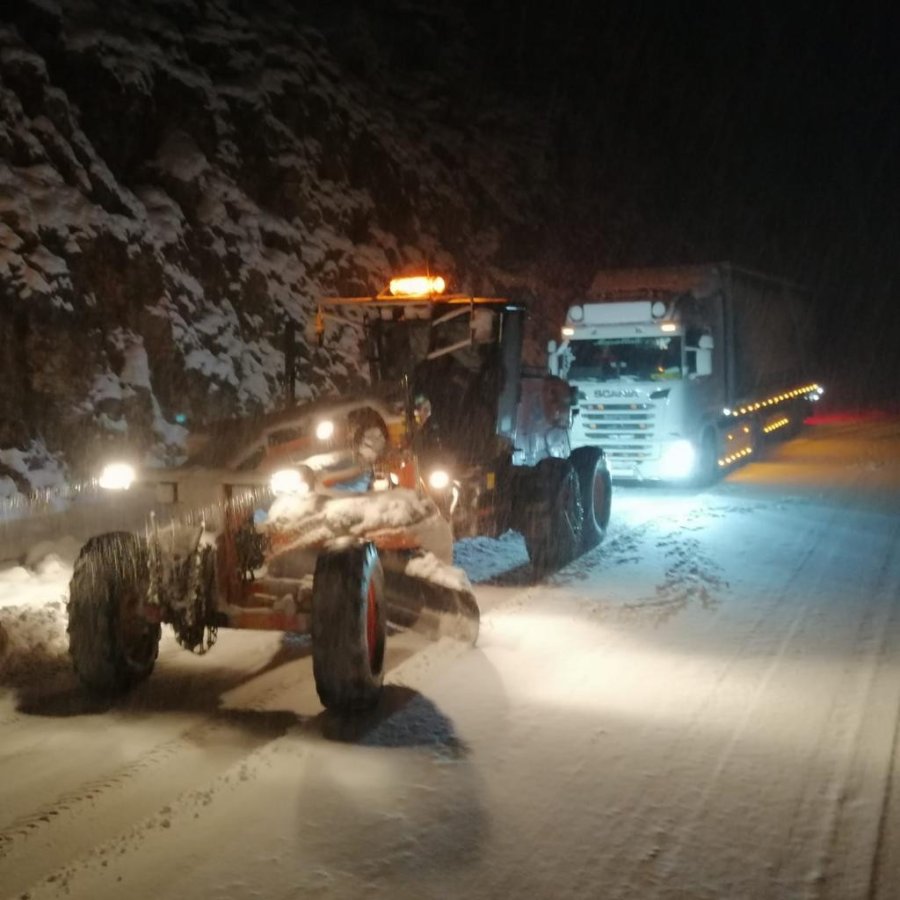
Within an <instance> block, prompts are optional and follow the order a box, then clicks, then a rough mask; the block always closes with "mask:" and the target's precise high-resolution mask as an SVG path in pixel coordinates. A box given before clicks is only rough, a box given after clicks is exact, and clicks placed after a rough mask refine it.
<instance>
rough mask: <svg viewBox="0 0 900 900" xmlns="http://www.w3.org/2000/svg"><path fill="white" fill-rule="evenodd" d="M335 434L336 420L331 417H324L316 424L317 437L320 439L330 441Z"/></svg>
mask: <svg viewBox="0 0 900 900" xmlns="http://www.w3.org/2000/svg"><path fill="white" fill-rule="evenodd" d="M333 436H334V422H332V421H331V419H322V421H321V422H318V423H317V424H316V437H317V438H318V439H319V440H320V441H330V440H331V438H332V437H333Z"/></svg>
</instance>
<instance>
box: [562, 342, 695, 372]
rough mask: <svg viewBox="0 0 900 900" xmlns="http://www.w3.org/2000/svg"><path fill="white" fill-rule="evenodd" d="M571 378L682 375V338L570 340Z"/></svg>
mask: <svg viewBox="0 0 900 900" xmlns="http://www.w3.org/2000/svg"><path fill="white" fill-rule="evenodd" d="M569 351H570V352H571V354H572V356H571V360H572V361H571V365H570V367H569V372H568V377H569V379H570V380H572V381H578V380H586V381H615V380H617V379H627V380H629V381H669V380H672V379H677V378H681V377H682V376H681V372H682V368H681V337H680V336H677V335H671V336H669V335H666V336H664V337H646V338H632V337H627V338H604V339H603V340H594V341H571V342H570V343H569Z"/></svg>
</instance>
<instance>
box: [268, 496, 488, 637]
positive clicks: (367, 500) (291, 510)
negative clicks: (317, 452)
mask: <svg viewBox="0 0 900 900" xmlns="http://www.w3.org/2000/svg"><path fill="white" fill-rule="evenodd" d="M264 528H265V530H266V531H267V532H268V535H269V537H270V540H271V541H272V545H273V549H276V550H277V551H279V552H284V551H289V550H294V549H320V548H326V547H336V546H340V545H341V544H342V543H345V542H348V541H355V540H366V541H371V542H372V543H374V544H375V546H376V547H377V548H378V551H379V555H380V557H381V563H382V567H383V568H384V587H385V594H386V599H387V607H388V618H389V620H390V621H391V622H393V623H394V624H396V625H399V626H401V627H404V628H410V629H412V630H414V631H416V632H419V633H421V634H424V635H425V636H427V637H429V638H432V639H434V640H438V639H440V638H443V637H451V638H454V639H456V640H459V641H464V642H467V643H472V644H474V643H475V641H476V639H477V637H478V628H479V621H480V612H479V609H478V604H477V602H476V601H475V594H474V591H473V590H472V585H471V583H470V582H469V579H468V577H467V576H466V573H465V572H464V571H463V570H462V569H459V568H456V567H455V566H453V565H451V564H450V563H451V560H452V558H453V534H452V531H451V529H450V524H449V523H448V522H447V520H446V519H445V518H444V517H443V516H442V515H441V514H440V511H439V510H438V508H437V507H436V506H435V504H434V503H433V502H432V501H431V500H430V499H428V498H427V497H421V496H420V495H418V494H417V493H415V491H410V490H405V489H402V488H398V489H395V490H390V491H384V492H378V493H367V494H350V495H340V494H337V495H334V494H332V495H324V494H321V493H312V494H302V495H288V496H281V497H278V498H276V500H275V501H274V503H273V504H272V507H271V508H270V510H269V515H268V519H267V521H266V523H265V526H264Z"/></svg>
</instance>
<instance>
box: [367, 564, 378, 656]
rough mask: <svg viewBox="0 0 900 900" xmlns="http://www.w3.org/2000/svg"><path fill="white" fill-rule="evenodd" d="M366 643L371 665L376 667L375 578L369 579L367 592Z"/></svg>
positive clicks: (376, 599) (376, 601)
mask: <svg viewBox="0 0 900 900" xmlns="http://www.w3.org/2000/svg"><path fill="white" fill-rule="evenodd" d="M366 645H367V646H368V648H369V666H370V667H371V668H372V669H374V668H375V657H376V655H377V653H378V597H377V596H376V594H375V579H374V578H372V579H370V580H369V590H368V593H367V594H366Z"/></svg>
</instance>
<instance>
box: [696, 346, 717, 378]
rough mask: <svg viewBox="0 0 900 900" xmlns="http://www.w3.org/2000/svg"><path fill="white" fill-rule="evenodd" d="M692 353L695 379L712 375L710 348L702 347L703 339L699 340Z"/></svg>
mask: <svg viewBox="0 0 900 900" xmlns="http://www.w3.org/2000/svg"><path fill="white" fill-rule="evenodd" d="M710 343H712V338H710ZM694 352H695V354H696V356H695V366H696V374H697V377H698V378H699V377H700V376H702V375H712V368H713V367H712V347H704V346H703V338H700V346H699V347H698V348H697V349H696V350H695V351H694Z"/></svg>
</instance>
